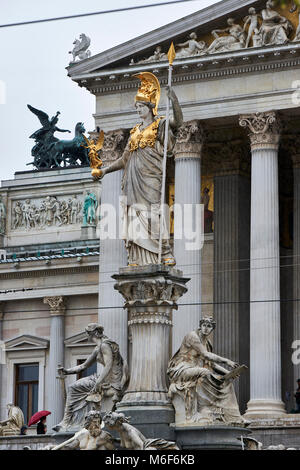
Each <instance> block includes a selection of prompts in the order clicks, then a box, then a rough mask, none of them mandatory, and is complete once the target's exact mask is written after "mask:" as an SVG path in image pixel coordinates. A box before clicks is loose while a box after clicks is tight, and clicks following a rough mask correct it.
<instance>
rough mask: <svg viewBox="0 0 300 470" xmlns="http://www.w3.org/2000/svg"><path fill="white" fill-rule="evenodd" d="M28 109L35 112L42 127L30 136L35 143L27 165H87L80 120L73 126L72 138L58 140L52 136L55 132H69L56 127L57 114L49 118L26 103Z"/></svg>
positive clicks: (42, 167)
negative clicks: (73, 135) (31, 157)
mask: <svg viewBox="0 0 300 470" xmlns="http://www.w3.org/2000/svg"><path fill="white" fill-rule="evenodd" d="M27 106H28V109H29V110H30V111H31V112H32V113H33V114H35V115H36V116H37V117H38V119H39V121H40V123H41V125H42V127H41V128H40V129H38V130H37V131H35V132H34V133H33V134H32V135H31V136H30V138H31V139H34V140H35V145H34V147H33V148H32V150H31V154H32V156H33V157H34V160H33V162H30V163H28V165H34V166H35V168H37V169H38V170H39V169H46V168H56V167H61V166H62V165H63V166H87V165H89V158H88V151H87V149H86V148H85V147H84V146H83V145H82V144H85V140H84V136H83V135H84V132H85V128H84V125H83V123H82V122H78V123H77V124H76V126H75V137H74V138H73V139H72V140H59V139H57V138H56V137H54V133H55V132H71V131H69V130H68V129H60V128H59V127H57V123H58V116H59V114H60V112H59V111H57V113H56V115H55V116H53V117H52V118H51V119H49V116H48V114H46V113H45V112H44V111H41V110H39V109H36V108H34V107H33V106H31V105H29V104H28V105H27Z"/></svg>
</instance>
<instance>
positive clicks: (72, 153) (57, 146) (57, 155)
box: [49, 122, 89, 167]
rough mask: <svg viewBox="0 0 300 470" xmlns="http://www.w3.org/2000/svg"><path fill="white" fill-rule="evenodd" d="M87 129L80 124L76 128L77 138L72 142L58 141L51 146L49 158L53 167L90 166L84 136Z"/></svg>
mask: <svg viewBox="0 0 300 470" xmlns="http://www.w3.org/2000/svg"><path fill="white" fill-rule="evenodd" d="M84 132H85V128H84V125H83V123H82V122H78V123H77V124H76V126H75V137H74V138H73V139H72V140H58V141H57V142H54V143H52V144H51V147H50V149H49V158H50V160H51V163H52V166H55V167H57V166H61V164H62V163H63V166H67V164H69V165H70V166H73V165H82V166H85V165H89V157H88V151H87V149H86V148H85V147H84V146H83V144H84V145H85V140H84V136H83V134H84Z"/></svg>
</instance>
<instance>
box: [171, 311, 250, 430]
mask: <svg viewBox="0 0 300 470" xmlns="http://www.w3.org/2000/svg"><path fill="white" fill-rule="evenodd" d="M214 328H215V322H214V320H213V319H212V318H211V317H205V318H203V319H202V320H201V321H200V325H199V328H198V329H197V330H196V331H192V332H191V333H188V334H187V335H186V336H185V337H184V339H183V341H182V344H181V346H180V348H179V350H178V351H177V352H176V353H175V354H174V356H173V357H172V359H171V360H170V362H169V365H168V370H167V374H168V376H169V380H170V387H169V397H170V399H171V400H172V403H173V405H174V408H175V412H176V424H197V425H201V426H206V425H212V424H220V423H223V424H227V425H244V424H245V421H244V419H243V418H242V416H241V415H240V411H239V407H238V403H237V399H236V396H235V392H234V388H233V383H232V382H233V379H234V378H236V377H237V376H238V375H239V374H240V373H241V371H242V370H243V369H244V368H246V367H245V366H238V364H236V363H235V362H233V361H231V360H229V359H226V358H225V357H221V356H218V355H217V354H214V353H213V352H212V345H211V342H210V341H209V339H208V338H209V336H210V334H211V333H212V332H213V330H214ZM221 364H222V365H226V366H227V367H229V369H231V372H229V370H228V369H226V368H225V367H222V366H221Z"/></svg>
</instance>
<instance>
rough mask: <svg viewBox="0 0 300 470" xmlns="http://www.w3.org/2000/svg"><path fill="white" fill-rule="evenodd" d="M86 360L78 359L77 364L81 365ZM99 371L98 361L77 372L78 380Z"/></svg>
mask: <svg viewBox="0 0 300 470" xmlns="http://www.w3.org/2000/svg"><path fill="white" fill-rule="evenodd" d="M84 362H85V359H77V365H78V366H80V364H83V363H84ZM96 373H97V363H96V362H94V364H92V365H91V366H90V367H88V368H87V369H85V370H83V371H81V372H79V374H77V380H78V379H83V377H89V376H90V375H93V374H96Z"/></svg>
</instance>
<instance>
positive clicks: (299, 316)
mask: <svg viewBox="0 0 300 470" xmlns="http://www.w3.org/2000/svg"><path fill="white" fill-rule="evenodd" d="M298 148H299V147H298ZM293 163H294V211H293V212H294V234H293V265H294V266H293V297H294V299H300V153H299V154H295V155H293ZM296 340H298V341H300V302H297V301H295V302H293V341H296ZM293 352H294V350H293ZM293 371H294V374H293V375H294V384H293V385H294V387H296V383H297V380H298V379H299V378H300V364H293Z"/></svg>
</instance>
